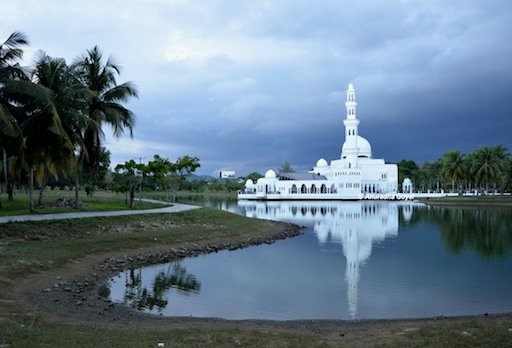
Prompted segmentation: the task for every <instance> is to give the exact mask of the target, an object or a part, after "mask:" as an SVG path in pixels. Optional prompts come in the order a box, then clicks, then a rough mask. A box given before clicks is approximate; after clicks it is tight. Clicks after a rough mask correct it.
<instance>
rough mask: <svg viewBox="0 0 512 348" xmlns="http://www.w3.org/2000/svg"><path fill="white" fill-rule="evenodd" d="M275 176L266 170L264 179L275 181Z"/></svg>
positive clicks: (272, 172) (274, 173) (270, 170)
mask: <svg viewBox="0 0 512 348" xmlns="http://www.w3.org/2000/svg"><path fill="white" fill-rule="evenodd" d="M276 176H277V175H276V172H274V171H273V170H272V169H269V170H267V172H266V173H265V179H275V178H276Z"/></svg>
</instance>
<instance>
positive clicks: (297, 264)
mask: <svg viewBox="0 0 512 348" xmlns="http://www.w3.org/2000/svg"><path fill="white" fill-rule="evenodd" d="M207 204H208V205H210V206H216V207H218V208H222V209H224V210H229V211H232V212H236V213H239V214H242V215H245V216H248V217H255V218H263V219H272V220H279V221H287V222H294V223H297V224H299V225H303V226H305V230H304V234H303V235H301V236H299V237H296V238H291V239H287V240H283V241H278V242H276V243H275V244H272V245H262V246H256V247H250V248H247V249H244V250H237V251H225V252H219V253H214V254H209V255H203V256H198V257H194V258H187V259H183V260H181V261H179V262H174V263H170V264H165V265H154V266H150V267H144V268H136V269H131V270H129V271H126V272H123V273H121V274H120V275H119V276H118V277H115V278H113V279H112V280H111V281H110V283H109V284H108V285H109V288H110V293H111V298H112V299H113V300H114V301H116V302H120V303H126V304H127V305H129V306H131V307H133V308H136V309H138V310H141V311H145V312H151V313H155V314H161V315H165V316H194V317H220V318H226V319H275V320H288V319H368V318H410V317H432V316H438V315H445V316H451V315H465V314H482V313H501V312H512V276H511V274H512V273H511V271H512V254H511V252H510V251H511V249H512V210H511V209H503V208H485V209H482V208H480V209H475V208H464V209H462V208H433V207H428V206H424V205H421V204H416V203H407V202H386V201H382V202H380V201H364V202H362V201H360V202H247V201H241V202H236V201H232V202H224V201H220V202H219V201H210V202H209V203H207Z"/></svg>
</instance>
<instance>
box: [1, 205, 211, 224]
mask: <svg viewBox="0 0 512 348" xmlns="http://www.w3.org/2000/svg"><path fill="white" fill-rule="evenodd" d="M142 200H143V201H144V202H148V203H156V204H169V203H168V202H163V201H157V200H154V199H142ZM197 208H201V207H199V206H197V205H189V204H181V203H173V205H172V206H169V207H163V208H155V209H143V210H114V211H83V212H73V213H58V214H39V215H38V214H35V215H13V216H0V224H4V223H7V222H26V221H47V220H63V219H80V218H91V217H105V216H122V215H140V214H160V213H177V212H180V211H186V210H192V209H197Z"/></svg>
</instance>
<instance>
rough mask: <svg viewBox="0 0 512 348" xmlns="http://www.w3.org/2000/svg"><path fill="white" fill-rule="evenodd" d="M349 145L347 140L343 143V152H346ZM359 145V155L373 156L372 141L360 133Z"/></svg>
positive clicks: (358, 137)
mask: <svg viewBox="0 0 512 348" xmlns="http://www.w3.org/2000/svg"><path fill="white" fill-rule="evenodd" d="M347 147H348V145H347V142H346V141H345V142H344V143H343V147H342V148H341V152H342V153H346V150H347ZM357 147H358V151H357V157H368V158H371V157H372V146H371V145H370V142H369V141H368V140H366V139H365V138H363V137H361V136H359V135H358V136H357Z"/></svg>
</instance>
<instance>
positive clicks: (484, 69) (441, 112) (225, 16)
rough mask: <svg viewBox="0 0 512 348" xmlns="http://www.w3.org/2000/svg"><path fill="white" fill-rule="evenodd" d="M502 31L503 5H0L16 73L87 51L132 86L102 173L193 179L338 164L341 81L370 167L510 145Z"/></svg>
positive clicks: (166, 0) (110, 1) (295, 1)
mask: <svg viewBox="0 0 512 348" xmlns="http://www.w3.org/2000/svg"><path fill="white" fill-rule="evenodd" d="M510 23H512V2H511V1H509V0H503V1H499V0H450V1H436V0H428V1H407V0H402V1H390V0H362V1H341V0H338V1H334V0H333V1H328V0H325V1H323V0H317V1H299V0H289V1H286V0H280V1H277V0H276V1H270V0H267V1H265V0H261V1H249V0H248V1H238V0H216V1H215V0H212V1H200V0H190V1H187V0H152V1H147V0H145V1H142V0H140V1H130V0H88V1H83V0H62V1H57V0H45V1H42V0H34V1H26V0H0V41H2V42H3V41H4V40H5V39H6V38H7V37H8V35H10V34H11V33H12V32H13V31H22V32H24V33H25V34H26V35H27V36H28V37H29V39H30V43H31V45H30V47H29V48H28V49H26V50H25V62H26V63H27V64H31V63H32V62H33V59H34V54H35V52H36V51H37V50H39V49H43V50H44V51H46V53H47V54H48V55H50V56H53V57H63V58H65V59H66V61H67V62H69V63H70V62H72V61H73V60H74V59H75V58H76V57H78V56H80V55H81V54H83V53H85V51H86V50H87V49H90V48H91V47H93V46H94V45H98V46H99V47H100V48H101V49H102V51H103V52H104V54H105V56H106V57H108V56H113V57H114V58H115V59H116V61H117V62H118V63H119V64H120V65H121V66H122V74H121V76H120V78H119V79H118V82H119V83H122V82H125V81H133V82H135V83H136V85H137V86H138V88H139V92H140V98H139V99H138V100H133V101H132V102H130V103H129V105H128V106H129V108H131V109H132V110H133V111H134V112H135V114H136V117H137V118H136V126H135V129H134V137H133V139H130V138H129V137H127V136H126V137H123V138H121V139H119V140H113V139H111V138H110V136H107V138H106V142H107V146H108V148H109V149H110V150H111V152H112V160H113V165H115V164H117V163H119V162H124V161H126V160H129V159H134V158H139V157H142V158H143V159H142V160H143V161H148V160H150V159H151V158H152V157H153V155H154V154H155V153H158V154H160V155H161V156H164V157H167V158H169V159H170V160H175V159H176V158H177V157H178V156H181V155H184V154H188V155H191V156H197V157H199V158H200V161H201V168H200V169H199V170H198V173H199V174H214V173H216V172H217V171H219V170H220V169H230V170H236V172H237V174H240V175H244V174H247V173H249V172H252V171H258V172H264V171H265V170H266V169H268V168H274V169H276V168H278V167H279V166H280V165H281V164H282V163H283V162H285V161H288V162H290V163H291V164H292V165H293V166H294V167H296V168H298V169H308V168H310V167H312V166H313V165H314V164H315V163H316V161H317V160H318V159H319V158H320V157H324V158H325V159H327V160H332V159H336V158H339V156H340V151H341V146H342V144H343V141H344V128H343V123H342V121H343V119H344V117H345V106H344V101H345V91H346V88H347V86H348V84H349V83H353V84H354V86H355V89H356V97H357V101H358V110H357V114H358V118H359V119H360V122H361V123H360V126H359V133H360V134H361V135H362V136H364V137H366V138H367V139H368V140H369V141H370V143H371V144H372V150H373V156H374V157H376V158H384V159H385V160H386V161H390V162H393V161H395V162H396V161H399V160H400V159H413V160H416V161H418V162H420V163H422V162H424V161H431V160H435V159H437V158H439V157H440V156H441V155H442V154H443V153H444V152H445V151H448V150H452V149H458V150H461V151H462V152H470V151H473V150H474V149H475V148H477V147H478V146H480V145H497V144H502V145H504V146H506V147H507V148H508V149H509V150H510V149H512V137H511V135H510V134H511V133H512V132H511V129H512V127H511V126H512V120H511V114H512V25H511V24H510Z"/></svg>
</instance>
